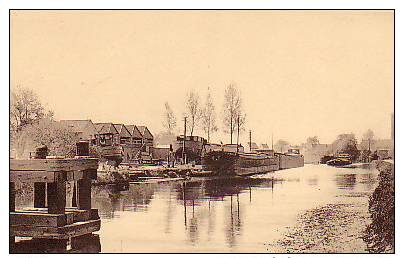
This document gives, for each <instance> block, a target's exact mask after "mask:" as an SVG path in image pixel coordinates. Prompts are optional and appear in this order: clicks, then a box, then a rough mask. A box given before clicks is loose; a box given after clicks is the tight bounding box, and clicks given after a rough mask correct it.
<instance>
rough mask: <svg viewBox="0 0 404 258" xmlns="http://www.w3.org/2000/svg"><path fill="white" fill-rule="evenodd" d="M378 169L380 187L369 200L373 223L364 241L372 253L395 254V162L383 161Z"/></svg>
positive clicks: (367, 229)
mask: <svg viewBox="0 0 404 258" xmlns="http://www.w3.org/2000/svg"><path fill="white" fill-rule="evenodd" d="M376 167H377V169H378V170H379V171H380V173H379V185H378V186H377V187H376V189H375V191H374V192H373V194H372V196H371V197H370V199H369V212H370V214H371V219H372V222H371V223H370V225H368V226H367V228H366V237H365V238H364V240H365V241H366V243H367V245H368V247H367V250H368V251H369V252H371V253H394V238H395V234H394V233H395V228H394V224H395V221H394V220H395V216H394V211H395V198H394V197H395V196H394V193H395V191H394V173H395V172H394V161H381V162H378V163H377V165H376Z"/></svg>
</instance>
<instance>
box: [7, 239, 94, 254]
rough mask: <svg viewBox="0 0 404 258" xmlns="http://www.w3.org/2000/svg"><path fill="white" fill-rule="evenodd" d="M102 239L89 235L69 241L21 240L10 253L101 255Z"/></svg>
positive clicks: (12, 247) (12, 246)
mask: <svg viewBox="0 0 404 258" xmlns="http://www.w3.org/2000/svg"><path fill="white" fill-rule="evenodd" d="M99 252H101V243H100V237H99V235H97V234H88V235H84V236H81V237H77V238H74V239H71V240H70V241H68V240H56V239H46V240H45V239H23V240H22V239H21V240H19V241H18V242H16V243H15V244H12V245H11V246H10V253H21V254H22V253H24V254H27V253H29V254H39V253H99Z"/></svg>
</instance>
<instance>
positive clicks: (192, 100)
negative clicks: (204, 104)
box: [185, 90, 201, 136]
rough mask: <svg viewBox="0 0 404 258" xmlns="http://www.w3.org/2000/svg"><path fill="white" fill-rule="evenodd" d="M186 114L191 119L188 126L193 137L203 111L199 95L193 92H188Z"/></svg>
mask: <svg viewBox="0 0 404 258" xmlns="http://www.w3.org/2000/svg"><path fill="white" fill-rule="evenodd" d="M185 113H186V116H187V117H188V118H189V120H187V126H188V128H189V131H190V134H191V136H192V135H193V134H194V129H195V127H196V125H197V123H198V121H199V119H200V117H201V110H200V108H199V95H198V93H196V92H195V91H193V90H192V91H190V92H188V94H187V100H186V112H185Z"/></svg>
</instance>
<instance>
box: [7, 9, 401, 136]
mask: <svg viewBox="0 0 404 258" xmlns="http://www.w3.org/2000/svg"><path fill="white" fill-rule="evenodd" d="M393 18H394V17H393V12H392V11H383V12H382V11H377V12H376V11H373V12H372V11H356V12H354V11H288V12H285V11H170V12H168V11H125V12H123V11H87V12H85V11H13V12H12V15H11V87H15V86H16V85H22V86H24V87H29V88H32V89H33V90H34V91H35V92H36V93H37V94H38V95H39V97H40V98H41V100H43V102H44V103H46V105H47V107H48V108H50V109H52V110H54V111H55V114H56V118H57V119H87V118H89V119H92V120H93V122H114V123H128V124H138V125H147V126H148V127H149V128H150V130H151V131H152V133H154V134H156V133H158V132H159V131H161V130H162V129H163V127H162V119H163V111H164V102H165V101H168V102H169V103H170V105H171V106H172V108H173V109H174V111H175V113H176V115H177V118H178V121H177V123H178V125H182V118H181V117H182V114H183V112H184V110H185V95H186V93H187V91H189V90H191V89H194V90H196V91H197V92H199V93H200V95H201V98H202V100H204V99H205V95H206V92H207V89H208V87H209V88H210V90H211V92H212V95H213V98H214V102H215V105H216V110H217V120H218V126H219V128H220V131H219V132H218V133H216V134H215V135H214V137H213V139H214V141H219V140H222V141H223V142H229V137H228V136H227V135H225V134H224V133H223V132H222V105H223V98H224V89H225V87H226V85H228V84H229V83H235V84H236V85H237V86H238V88H239V89H240V90H241V93H242V97H243V105H244V108H245V112H246V113H247V125H246V129H247V130H249V129H251V130H252V131H253V141H256V142H258V143H264V142H268V143H270V139H271V133H272V132H273V134H274V139H275V141H276V140H277V139H280V138H282V139H286V140H288V141H290V142H291V143H295V144H297V143H301V142H304V141H305V140H306V138H307V137H308V136H314V135H317V136H318V137H319V139H320V141H321V142H323V143H329V142H331V141H333V140H334V139H335V138H336V135H337V134H339V133H349V132H353V133H355V134H356V135H357V137H358V138H361V137H362V134H363V133H364V131H365V130H367V129H368V128H371V129H373V130H374V132H375V134H376V136H377V137H378V138H389V137H390V114H391V113H392V112H393V109H394V102H393V94H394V91H393V90H394V88H393V86H394V85H393V82H394V74H393V72H394V71H393V63H394V52H393V50H394V48H393V46H394V45H393V44H394V41H393V40H394V39H393ZM178 130H179V129H178ZM181 130H182V127H181ZM197 134H202V131H200V130H197ZM247 138H248V133H247V131H246V132H245V133H244V134H243V135H242V139H243V142H244V143H245V142H246V141H247Z"/></svg>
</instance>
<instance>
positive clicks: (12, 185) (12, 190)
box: [9, 182, 15, 211]
mask: <svg viewBox="0 0 404 258" xmlns="http://www.w3.org/2000/svg"><path fill="white" fill-rule="evenodd" d="M9 191H10V211H15V183H14V182H10V184H9Z"/></svg>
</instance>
